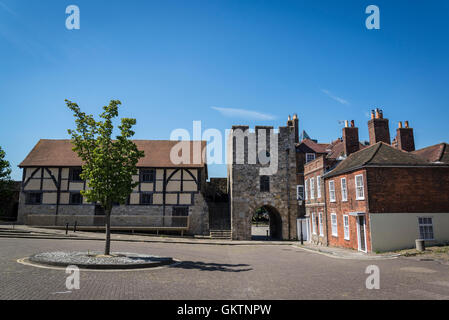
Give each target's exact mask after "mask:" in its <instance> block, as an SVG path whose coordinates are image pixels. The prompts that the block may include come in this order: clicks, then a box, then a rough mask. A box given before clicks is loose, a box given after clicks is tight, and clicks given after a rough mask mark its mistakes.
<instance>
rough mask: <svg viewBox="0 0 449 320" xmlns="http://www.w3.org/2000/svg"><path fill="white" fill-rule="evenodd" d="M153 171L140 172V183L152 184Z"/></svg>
mask: <svg viewBox="0 0 449 320" xmlns="http://www.w3.org/2000/svg"><path fill="white" fill-rule="evenodd" d="M154 178H155V171H154V169H144V170H140V182H154Z"/></svg>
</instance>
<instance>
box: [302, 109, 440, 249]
mask: <svg viewBox="0 0 449 320" xmlns="http://www.w3.org/2000/svg"><path fill="white" fill-rule="evenodd" d="M368 130H369V136H370V146H369V147H366V146H364V145H362V144H360V143H359V142H358V129H357V128H356V127H355V126H354V123H353V122H351V126H350V127H349V126H348V124H347V122H346V125H345V128H343V139H342V140H343V142H342V146H343V152H342V153H341V154H340V156H339V157H335V156H332V153H329V154H327V155H326V156H322V157H320V158H318V159H316V160H314V161H312V162H310V163H307V164H306V165H305V167H304V171H305V181H306V183H305V184H306V197H307V202H306V206H307V216H308V217H309V221H310V229H311V230H312V234H313V233H315V234H313V236H312V239H311V240H312V241H313V242H315V243H318V244H322V245H330V246H338V247H344V248H351V249H355V250H360V251H363V252H372V251H388V250H395V249H402V248H409V247H413V246H414V244H415V239H419V238H421V239H425V240H427V241H428V242H430V243H444V242H449V161H448V160H449V150H448V148H447V144H445V143H441V144H438V145H435V146H431V147H427V148H423V149H420V150H416V151H415V144H414V137H413V129H412V128H410V127H409V124H408V121H406V122H405V127H403V126H402V123H401V122H400V123H399V125H398V129H397V135H396V138H395V139H394V140H393V143H391V144H390V133H389V124H388V119H384V118H383V112H382V110H378V109H376V111H372V114H371V119H370V120H369V121H368ZM318 176H319V179H318V180H319V181H320V183H319V184H318V185H317V184H316V181H317V178H318ZM318 188H319V189H320V192H321V199H320V198H318V197H317V196H318V195H317V190H318ZM320 213H321V214H320ZM314 230H315V232H313V231H314Z"/></svg>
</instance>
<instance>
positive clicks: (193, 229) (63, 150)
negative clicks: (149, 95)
mask: <svg viewBox="0 0 449 320" xmlns="http://www.w3.org/2000/svg"><path fill="white" fill-rule="evenodd" d="M134 143H135V144H136V145H137V147H138V148H139V150H143V151H144V152H145V157H143V158H141V159H140V160H139V162H138V164H137V167H138V175H135V176H133V179H134V181H136V182H137V181H138V182H139V185H138V186H137V187H136V188H135V189H134V191H133V193H132V194H131V195H130V196H129V199H128V201H127V203H126V204H125V205H119V204H117V205H116V206H115V207H114V208H113V210H112V215H111V224H112V227H113V228H115V229H120V228H123V229H133V230H134V229H136V230H140V229H143V230H145V229H151V228H157V229H158V230H170V229H174V230H181V231H186V232H187V233H189V234H206V233H208V232H209V225H208V224H209V216H208V207H207V204H206V201H205V199H204V197H203V194H204V190H205V187H206V179H207V164H206V159H205V156H204V157H201V156H200V157H197V156H195V155H198V154H199V155H201V154H205V153H203V152H202V151H203V150H204V148H205V147H206V143H205V142H204V141H202V142H199V141H195V142H193V141H185V142H177V141H156V140H135V141H134ZM178 143H179V144H178ZM177 144H178V145H177ZM175 145H177V146H178V149H179V150H180V156H181V157H182V152H184V150H190V152H189V153H190V154H189V157H190V160H191V161H186V162H188V163H181V164H173V163H172V161H171V159H170V153H171V151H172V149H173V147H175ZM72 147H73V146H72V144H71V142H70V140H40V141H39V142H38V143H37V144H36V146H35V147H34V148H33V149H32V151H31V152H30V153H29V154H28V156H27V157H26V158H25V160H24V161H23V162H22V163H21V164H20V165H19V167H20V168H22V169H23V178H22V190H21V194H20V201H19V222H21V223H26V224H28V225H37V226H64V225H65V224H66V223H69V224H70V225H74V224H75V223H76V224H77V225H78V226H79V227H84V228H96V227H97V228H98V227H100V226H104V212H103V211H102V210H101V207H100V206H98V205H96V204H95V203H88V202H87V201H86V200H85V199H83V197H82V195H81V193H80V191H81V190H85V189H86V188H88V185H87V183H86V181H82V180H81V178H80V174H81V170H82V168H81V167H82V161H81V159H80V158H79V157H78V156H77V154H76V153H75V152H73V151H72ZM187 158H188V157H187Z"/></svg>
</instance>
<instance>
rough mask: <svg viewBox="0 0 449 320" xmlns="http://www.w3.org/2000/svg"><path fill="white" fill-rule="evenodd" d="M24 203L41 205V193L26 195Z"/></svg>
mask: <svg viewBox="0 0 449 320" xmlns="http://www.w3.org/2000/svg"><path fill="white" fill-rule="evenodd" d="M25 202H26V204H41V203H42V193H40V192H33V193H27V194H26V198H25Z"/></svg>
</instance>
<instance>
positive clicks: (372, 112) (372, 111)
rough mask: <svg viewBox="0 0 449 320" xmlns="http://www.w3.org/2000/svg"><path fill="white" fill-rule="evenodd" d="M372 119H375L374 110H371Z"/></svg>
mask: <svg viewBox="0 0 449 320" xmlns="http://www.w3.org/2000/svg"><path fill="white" fill-rule="evenodd" d="M371 119H374V110H371Z"/></svg>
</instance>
